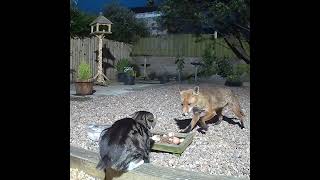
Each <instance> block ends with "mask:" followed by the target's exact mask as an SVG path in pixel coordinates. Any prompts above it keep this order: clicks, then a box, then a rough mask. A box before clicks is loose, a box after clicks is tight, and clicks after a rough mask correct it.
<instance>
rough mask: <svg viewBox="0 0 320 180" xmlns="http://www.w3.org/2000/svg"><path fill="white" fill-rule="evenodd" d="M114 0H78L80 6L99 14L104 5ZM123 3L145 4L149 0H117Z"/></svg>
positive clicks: (137, 5) (129, 4) (133, 5)
mask: <svg viewBox="0 0 320 180" xmlns="http://www.w3.org/2000/svg"><path fill="white" fill-rule="evenodd" d="M112 1H113V0H78V7H79V8H80V9H81V10H83V11H86V12H90V13H95V14H98V13H99V12H100V11H102V10H103V7H104V6H105V5H106V4H108V3H110V2H112ZM117 1H118V2H119V3H120V4H121V5H123V6H126V7H129V8H131V7H141V6H145V4H146V2H147V0H117Z"/></svg>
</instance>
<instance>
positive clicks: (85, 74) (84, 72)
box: [78, 61, 92, 81]
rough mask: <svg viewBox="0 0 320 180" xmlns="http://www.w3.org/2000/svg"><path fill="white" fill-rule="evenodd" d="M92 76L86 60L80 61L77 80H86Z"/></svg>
mask: <svg viewBox="0 0 320 180" xmlns="http://www.w3.org/2000/svg"><path fill="white" fill-rule="evenodd" d="M91 77H92V72H91V68H90V65H89V64H87V63H86V62H84V61H83V62H81V63H80V65H79V67H78V80H82V81H85V80H88V79H90V78H91Z"/></svg>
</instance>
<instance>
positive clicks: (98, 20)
mask: <svg viewBox="0 0 320 180" xmlns="http://www.w3.org/2000/svg"><path fill="white" fill-rule="evenodd" d="M97 23H99V24H113V23H112V22H111V21H110V20H109V19H107V18H106V17H104V16H103V15H102V13H101V12H100V15H99V16H98V17H97V18H96V19H95V20H94V21H92V23H90V26H92V25H93V24H97Z"/></svg>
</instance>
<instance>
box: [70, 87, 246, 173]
mask: <svg viewBox="0 0 320 180" xmlns="http://www.w3.org/2000/svg"><path fill="white" fill-rule="evenodd" d="M192 87H193V86H192V85H180V89H186V88H192ZM228 88H230V89H232V90H233V91H234V92H235V93H236V95H237V96H238V98H239V100H240V104H241V108H242V110H243V112H244V113H245V115H246V117H245V126H246V128H245V129H241V128H240V127H239V126H238V125H237V124H233V123H228V122H227V121H222V122H221V123H220V124H219V125H212V124H210V125H209V130H208V131H207V132H206V134H202V133H200V132H198V131H197V129H198V127H196V128H195V129H194V130H193V132H195V136H194V140H193V142H192V143H191V144H190V146H189V147H188V148H187V149H186V150H185V152H184V153H183V154H182V155H181V156H180V157H177V156H175V155H172V154H169V153H156V152H152V153H151V155H150V156H151V158H150V160H151V163H152V164H154V165H157V166H164V167H172V168H179V169H184V170H190V171H198V172H204V173H207V174H214V175H227V176H236V177H248V178H250V91H249V89H250V88H249V87H228ZM178 89H179V88H178V85H165V86H159V87H150V88H147V89H144V90H140V91H135V92H129V93H126V94H122V95H118V96H113V95H111V96H99V97H96V96H91V97H90V98H86V99H84V100H83V99H81V98H79V99H77V98H73V99H72V100H71V101H70V118H71V121H70V127H71V131H70V133H71V134H70V144H71V145H73V146H77V147H81V148H84V149H87V150H92V151H95V152H98V144H97V143H96V142H94V141H92V140H90V139H89V138H88V137H87V125H88V124H92V123H94V124H100V125H103V124H112V123H113V122H115V121H116V120H118V119H120V118H124V117H126V116H128V115H130V114H132V113H133V112H135V111H138V110H146V111H150V112H152V113H153V114H154V115H155V116H156V118H157V120H158V121H157V125H156V127H155V129H156V130H159V131H166V132H170V131H171V132H177V131H178V130H179V128H178V126H177V124H176V122H175V121H174V118H181V113H182V112H181V105H180V104H181V102H180V95H179V91H178ZM200 90H201V85H200ZM223 114H224V115H225V116H227V117H230V118H231V117H235V115H234V114H233V113H232V111H230V109H229V108H225V109H224V112H223ZM234 121H235V122H239V121H238V120H236V119H235V120H234Z"/></svg>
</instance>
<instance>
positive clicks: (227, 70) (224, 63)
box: [217, 58, 232, 77]
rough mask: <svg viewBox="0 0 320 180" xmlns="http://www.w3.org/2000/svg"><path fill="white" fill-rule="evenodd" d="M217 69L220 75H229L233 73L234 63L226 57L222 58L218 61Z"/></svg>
mask: <svg viewBox="0 0 320 180" xmlns="http://www.w3.org/2000/svg"><path fill="white" fill-rule="evenodd" d="M217 66H218V67H217V71H218V75H220V76H222V77H228V76H229V75H231V74H232V64H231V63H230V61H229V60H228V59H226V58H222V59H220V60H218V61H217Z"/></svg>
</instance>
